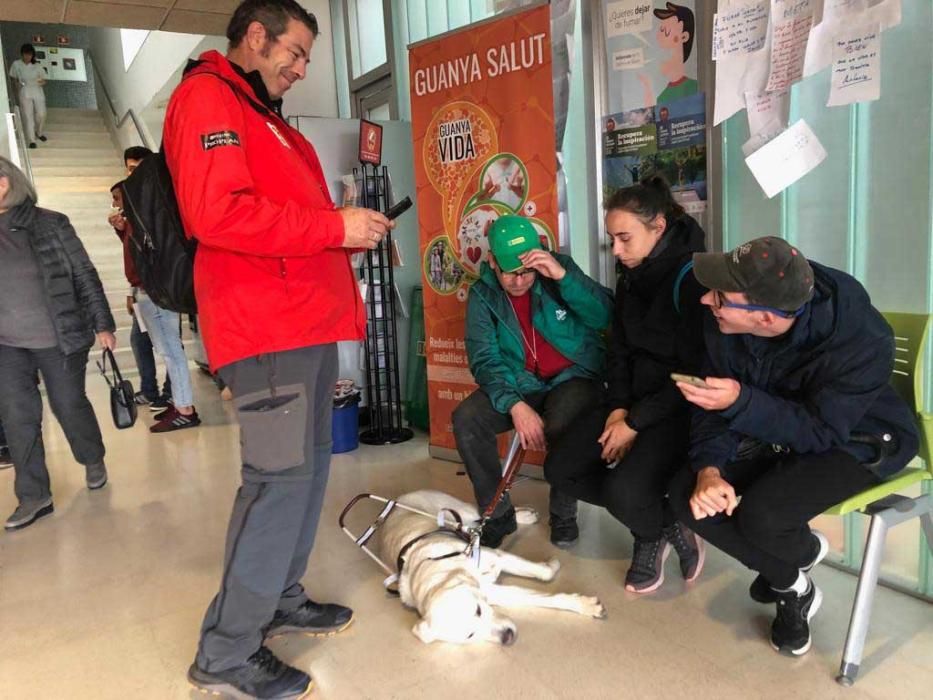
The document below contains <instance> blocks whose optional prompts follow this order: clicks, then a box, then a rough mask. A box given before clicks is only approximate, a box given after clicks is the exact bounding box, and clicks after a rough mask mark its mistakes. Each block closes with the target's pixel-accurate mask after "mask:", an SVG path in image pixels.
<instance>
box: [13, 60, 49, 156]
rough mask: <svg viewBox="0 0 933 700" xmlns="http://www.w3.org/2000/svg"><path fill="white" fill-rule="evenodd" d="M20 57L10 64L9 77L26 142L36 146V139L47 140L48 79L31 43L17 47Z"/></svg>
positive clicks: (30, 145)
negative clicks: (20, 113) (14, 88)
mask: <svg viewBox="0 0 933 700" xmlns="http://www.w3.org/2000/svg"><path fill="white" fill-rule="evenodd" d="M19 54H20V56H21V58H17V59H16V60H15V61H13V64H12V65H11V66H10V77H11V78H13V83H14V84H15V86H16V90H17V93H18V98H19V108H20V111H21V112H22V116H23V127H24V130H25V137H26V142H27V143H28V144H29V147H30V148H35V147H36V139H38V140H39V141H43V142H45V141H48V137H46V135H45V115H46V111H45V90H43V86H44V85H45V83H46V80H47V79H48V78H47V76H46V73H45V69H44V68H43V67H42V66H40V65H39V64H38V63H36V49H35V48H34V47H33V45H32V44H23V45H22V46H21V47H20V49H19Z"/></svg>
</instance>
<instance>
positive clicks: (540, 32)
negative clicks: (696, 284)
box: [408, 5, 557, 449]
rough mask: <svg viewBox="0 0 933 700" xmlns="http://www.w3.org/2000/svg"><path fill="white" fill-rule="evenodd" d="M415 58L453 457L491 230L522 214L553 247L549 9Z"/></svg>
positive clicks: (442, 407)
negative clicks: (470, 314) (474, 299)
mask: <svg viewBox="0 0 933 700" xmlns="http://www.w3.org/2000/svg"><path fill="white" fill-rule="evenodd" d="M408 58H409V66H410V72H411V76H410V77H411V113H412V114H411V121H412V134H413V136H414V145H415V180H416V185H417V196H418V225H419V230H420V242H421V265H422V272H423V275H424V324H425V352H426V354H427V364H428V397H429V406H430V413H431V444H432V445H434V446H437V447H444V448H450V449H455V447H456V446H455V444H454V438H453V432H452V428H451V413H452V412H453V410H454V408H456V407H457V405H458V404H459V403H460V402H461V401H462V400H463V399H464V398H466V397H467V396H469V395H470V394H471V393H472V392H473V390H474V389H475V388H476V384H475V383H474V381H473V376H472V375H471V374H470V370H469V364H468V362H467V355H466V347H465V345H464V342H463V336H464V327H463V322H464V315H465V313H466V300H467V293H468V291H469V287H470V285H471V284H472V283H473V281H474V280H475V279H476V278H477V275H478V274H479V270H480V265H481V264H482V263H483V261H484V260H485V259H486V256H487V255H488V252H489V245H488V242H487V240H486V234H487V232H488V230H489V226H490V225H491V224H492V222H493V221H495V220H496V218H498V217H499V216H501V215H503V214H512V213H517V214H520V215H523V216H526V217H528V219H529V220H530V221H531V222H532V223H533V224H534V226H535V228H536V229H537V230H538V232H539V234H540V235H541V240H542V243H543V244H544V247H545V248H547V249H550V250H554V249H556V241H557V188H556V172H557V163H556V158H555V146H554V101H553V96H552V79H551V34H550V8H549V7H548V6H547V5H543V6H539V7H536V8H533V9H531V10H526V11H523V12H518V13H515V14H510V15H507V16H504V17H502V18H499V19H494V20H491V21H489V22H485V23H482V24H479V25H473V26H470V27H466V28H464V29H463V30H461V31H459V32H456V33H452V34H446V35H444V36H443V38H440V39H437V40H429V41H425V42H423V43H421V44H418V45H417V46H414V47H412V48H411V49H410V50H409V54H408Z"/></svg>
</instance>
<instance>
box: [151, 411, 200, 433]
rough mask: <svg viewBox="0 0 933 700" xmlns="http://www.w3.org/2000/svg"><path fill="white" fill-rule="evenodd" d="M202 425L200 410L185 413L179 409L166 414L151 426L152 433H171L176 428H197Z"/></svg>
mask: <svg viewBox="0 0 933 700" xmlns="http://www.w3.org/2000/svg"><path fill="white" fill-rule="evenodd" d="M199 425H201V419H200V418H198V412H197V411H193V412H192V413H191V415H188V416H186V415H184V414H183V413H179V412H178V411H174V412H173V413H172V414H169V415H167V416H165V418H163V419H162V420H160V421H159V422H158V423H156V424H155V425H153V426H151V427H150V428H149V432H150V433H170V432H172V431H174V430H184V429H185V428H196V427H198V426H199Z"/></svg>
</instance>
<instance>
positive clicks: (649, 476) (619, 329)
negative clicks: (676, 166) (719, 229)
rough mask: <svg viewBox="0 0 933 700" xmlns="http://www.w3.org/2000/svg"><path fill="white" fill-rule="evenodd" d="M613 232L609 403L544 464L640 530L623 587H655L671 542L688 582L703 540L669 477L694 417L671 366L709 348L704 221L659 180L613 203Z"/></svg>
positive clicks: (566, 485) (694, 361)
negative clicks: (674, 503)
mask: <svg viewBox="0 0 933 700" xmlns="http://www.w3.org/2000/svg"><path fill="white" fill-rule="evenodd" d="M606 233H607V235H608V236H609V241H610V244H611V245H612V254H613V255H614V256H615V258H616V260H617V261H618V263H619V269H620V272H619V280H618V285H617V287H616V295H615V311H614V317H613V328H612V337H611V339H610V345H609V391H608V395H607V398H608V401H607V405H606V406H603V407H599V408H597V409H594V411H592V412H590V413H589V415H584V416H583V417H581V418H580V419H579V420H578V421H577V424H576V425H575V426H574V429H573V430H571V431H569V435H572V436H573V437H572V438H568V439H567V440H565V441H563V442H562V443H561V445H560V446H559V449H560V450H561V451H562V452H563V455H562V456H561V457H562V458H558V457H555V456H552V457H551V459H550V460H549V461H548V463H549V465H551V466H553V467H554V469H553V470H552V471H553V472H557V471H559V472H560V473H549V474H547V475H546V476H547V480H548V481H549V482H551V484H552V486H553V487H555V488H559V489H560V490H561V492H563V493H566V494H568V495H570V496H575V497H577V498H579V499H581V500H584V501H587V502H589V503H594V504H596V505H600V506H604V507H605V508H607V509H608V510H609V512H610V513H612V515H613V516H615V517H616V518H617V519H618V520H619V521H620V522H622V523H623V524H624V525H626V526H627V527H628V528H629V529H630V530H631V531H632V534H633V535H634V537H635V551H634V554H633V556H632V564H631V567H630V568H629V571H628V573H627V575H626V577H625V588H626V590H628V591H631V592H634V593H649V592H651V591H654V590H657V588H659V587H660V586H661V584H662V583H663V580H664V560H665V559H666V558H667V555H668V554H669V553H670V548H671V547H672V546H673V547H674V549H676V551H677V553H678V555H679V557H680V568H681V572H682V573H683V576H684V578H685V579H686V580H688V581H692V580H694V579H696V577H697V576H699V574H700V571H701V569H702V567H703V545H702V542H701V541H700V540H699V539H698V538H697V537H696V536H695V535H694V534H693V533H692V532H690V531H689V530H687V529H686V528H684V527H683V526H682V525H681V524H680V523H677V522H676V521H675V519H674V516H673V514H672V511H671V509H670V506H669V505H668V503H667V484H668V481H669V480H670V477H671V476H672V475H673V474H674V472H676V471H677V470H678V469H679V468H680V467H682V466H683V464H684V462H685V461H686V458H687V444H688V442H687V438H688V433H689V416H688V410H687V402H686V401H685V400H683V397H682V396H681V395H680V392H679V391H678V390H677V387H676V386H675V385H674V382H673V381H672V380H671V377H670V374H671V372H679V373H685V374H695V373H696V372H697V370H698V369H699V365H700V361H701V358H702V354H703V353H702V350H703V333H702V323H703V316H702V313H703V307H702V305H701V304H700V297H701V296H702V295H703V293H704V292H705V291H706V290H705V289H703V288H702V287H701V286H700V285H699V283H698V282H697V281H696V279H694V277H693V273H692V271H691V268H692V264H691V258H692V255H693V253H695V252H698V251H703V250H704V237H705V234H704V233H703V229H701V228H700V226H699V225H698V224H697V222H696V221H695V220H694V219H693V218H691V217H690V216H688V215H687V214H685V213H684V210H683V208H682V207H681V206H680V205H679V204H677V202H675V201H674V198H673V196H672V194H671V190H670V188H669V187H668V185H667V183H666V182H665V181H664V180H663V179H661V178H660V177H653V178H648V179H646V180H643V181H642V182H641V183H639V184H636V185H632V186H631V187H626V188H623V189H621V190H618V191H617V192H616V193H615V194H613V195H612V196H611V197H610V198H609V200H608V201H607V202H606Z"/></svg>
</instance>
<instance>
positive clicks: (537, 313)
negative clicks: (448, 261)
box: [466, 254, 612, 413]
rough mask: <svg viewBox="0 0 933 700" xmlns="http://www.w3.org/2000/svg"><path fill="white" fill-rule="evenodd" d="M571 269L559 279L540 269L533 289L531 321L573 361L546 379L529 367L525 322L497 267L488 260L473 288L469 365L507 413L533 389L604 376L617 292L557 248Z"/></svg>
mask: <svg viewBox="0 0 933 700" xmlns="http://www.w3.org/2000/svg"><path fill="white" fill-rule="evenodd" d="M554 257H555V258H557V261H558V262H559V263H560V264H561V265H562V266H563V267H564V269H566V270H567V274H566V275H565V276H564V278H563V279H562V280H561V281H560V282H555V281H554V280H550V279H543V278H542V277H541V275H538V279H537V280H535V283H534V285H533V286H532V288H531V290H530V291H529V292H528V293H529V294H531V295H532V298H531V309H532V324H533V325H534V327H535V329H536V330H537V331H538V332H539V333H540V334H541V335H542V336H543V337H544V338H545V339H546V340H547V341H548V342H549V343H550V344H551V345H553V346H554V347H555V348H556V349H557V350H558V351H559V352H560V353H561V354H562V355H563V356H564V357H566V358H567V359H568V360H570V361H572V362H573V363H574V364H573V366H572V367H569V368H567V369H566V370H564V371H563V372H561V373H560V374H558V375H557V376H556V377H552V378H551V379H549V380H542V379H540V378H538V377H537V376H535V375H534V374H533V373H531V372H528V371H527V370H526V369H525V348H524V344H523V342H522V334H521V328H520V327H519V325H518V319H517V318H516V317H515V312H514V311H513V310H512V306H511V304H509V300H508V294H507V293H506V291H505V290H504V289H502V286H501V285H500V284H499V280H498V278H497V277H496V273H495V272H494V271H493V269H492V268H491V267H490V266H489V264H488V263H485V262H484V263H483V266H482V268H481V269H480V278H479V279H478V280H477V281H476V282H475V283H474V284H473V286H472V287H471V288H470V296H469V298H468V300H467V315H466V350H467V357H468V358H469V361H470V371H471V372H472V373H473V378H474V379H475V380H476V383H477V384H479V386H480V388H481V389H482V390H483V391H485V392H486V394H487V396H489V399H490V401H492V405H493V406H494V407H495V409H496V410H497V411H499V412H500V413H508V411H509V409H510V408H512V406H514V405H515V404H516V403H518V402H519V401H521V400H522V399H523V398H524V397H525V396H528V395H529V394H534V393H539V392H543V391H550V390H551V389H552V388H554V387H555V386H557V385H558V384H560V383H561V382H565V381H567V380H568V379H572V378H573V377H588V378H592V379H596V378H599V377H602V376H603V375H604V372H605V364H606V344H605V340H604V337H603V335H604V333H603V331H605V330H606V329H607V328H608V326H609V322H610V320H611V318H612V292H610V291H609V290H608V289H606V288H605V287H603V286H602V285H601V284H599V283H597V282H594V281H593V280H591V279H590V278H589V277H587V276H586V275H585V274H583V271H582V270H581V269H580V268H579V267H577V265H576V263H574V261H573V260H571V259H570V257H569V256H567V255H560V254H555V255H554Z"/></svg>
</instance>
